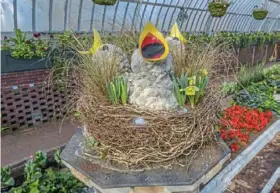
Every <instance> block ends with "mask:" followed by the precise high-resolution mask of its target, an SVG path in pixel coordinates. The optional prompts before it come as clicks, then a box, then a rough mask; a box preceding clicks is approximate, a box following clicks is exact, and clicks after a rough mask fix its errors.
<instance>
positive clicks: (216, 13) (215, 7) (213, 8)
mask: <svg viewBox="0 0 280 193" xmlns="http://www.w3.org/2000/svg"><path fill="white" fill-rule="evenodd" d="M229 5H230V4H229V3H225V2H211V3H209V4H208V9H209V12H210V14H211V16H212V17H223V16H224V15H225V14H226V12H227V8H228V6H229Z"/></svg>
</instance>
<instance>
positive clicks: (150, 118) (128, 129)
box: [79, 89, 220, 168]
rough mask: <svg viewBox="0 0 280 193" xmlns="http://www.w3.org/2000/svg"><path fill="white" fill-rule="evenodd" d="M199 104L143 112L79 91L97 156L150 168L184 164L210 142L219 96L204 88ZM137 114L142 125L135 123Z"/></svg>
mask: <svg viewBox="0 0 280 193" xmlns="http://www.w3.org/2000/svg"><path fill="white" fill-rule="evenodd" d="M205 93H207V94H205V96H204V97H203V99H202V100H201V101H200V102H199V105H198V106H197V107H196V108H195V109H194V110H190V109H189V112H187V113H182V112H179V111H176V112H175V111H170V112H162V111H144V110H140V109H137V108H135V107H133V106H129V105H127V106H121V105H119V106H111V105H109V104H108V103H101V102H100V103H99V102H96V100H94V99H93V97H92V96H90V95H86V94H83V95H82V96H81V98H80V100H79V110H80V111H81V113H82V115H83V123H85V125H86V128H87V132H88V133H89V135H90V136H93V137H94V138H95V139H97V140H98V141H99V143H100V144H99V145H98V146H97V147H95V150H96V151H97V153H99V154H100V157H103V158H106V159H107V160H109V161H111V162H112V163H115V164H122V165H123V164H125V165H127V166H133V167H135V166H136V167H138V168H139V167H140V168H143V167H144V168H151V167H155V166H157V167H158V166H168V165H170V164H171V163H175V162H176V163H179V164H180V165H186V164H187V161H188V160H186V159H187V158H189V156H191V155H192V154H193V153H194V152H195V151H197V150H198V149H199V148H202V147H203V146H204V145H205V144H207V143H209V142H211V141H213V139H214V138H215V136H214V127H215V124H216V123H217V114H218V112H219V110H220V109H219V106H220V105H219V97H218V96H217V95H216V93H217V92H215V90H214V89H208V90H207V91H206V92H205ZM135 117H141V118H143V119H144V120H145V121H146V123H147V124H146V125H142V126H139V125H135V124H133V121H132V120H133V119H134V118H135Z"/></svg>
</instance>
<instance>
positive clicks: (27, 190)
mask: <svg viewBox="0 0 280 193" xmlns="http://www.w3.org/2000/svg"><path fill="white" fill-rule="evenodd" d="M55 160H56V165H54V166H52V167H47V166H48V163H47V155H46V153H45V152H42V151H38V152H36V154H35V155H34V156H31V159H29V160H28V161H27V162H26V164H25V167H24V181H23V182H22V181H21V182H17V181H18V180H14V179H13V177H12V176H11V169H10V168H9V167H4V168H1V184H2V189H1V192H9V193H83V192H86V188H85V185H84V184H83V183H82V182H80V181H79V180H77V179H76V178H75V177H74V176H73V175H72V174H71V172H70V171H69V170H68V169H66V168H62V166H61V160H60V157H59V151H57V152H56V154H55ZM16 184H19V185H16ZM3 190H4V191H3Z"/></svg>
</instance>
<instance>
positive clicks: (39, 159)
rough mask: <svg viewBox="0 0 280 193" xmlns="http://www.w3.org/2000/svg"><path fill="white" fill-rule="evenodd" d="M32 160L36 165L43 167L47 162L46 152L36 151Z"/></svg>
mask: <svg viewBox="0 0 280 193" xmlns="http://www.w3.org/2000/svg"><path fill="white" fill-rule="evenodd" d="M34 162H35V164H37V165H38V167H41V168H44V167H46V164H47V154H46V152H42V151H37V152H36V153H35V156H34Z"/></svg>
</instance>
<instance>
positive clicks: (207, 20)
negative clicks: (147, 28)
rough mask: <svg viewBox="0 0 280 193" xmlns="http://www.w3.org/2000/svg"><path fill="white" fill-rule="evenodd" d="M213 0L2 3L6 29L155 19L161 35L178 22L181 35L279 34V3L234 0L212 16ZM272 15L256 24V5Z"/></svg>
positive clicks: (129, 26)
mask: <svg viewBox="0 0 280 193" xmlns="http://www.w3.org/2000/svg"><path fill="white" fill-rule="evenodd" d="M208 3H209V1H208V0H120V1H118V2H117V3H116V4H115V5H114V6H103V5H97V4H94V3H93V2H92V0H2V1H1V29H2V32H12V31H13V30H14V29H15V28H19V29H21V30H22V31H30V32H35V31H40V32H60V31H64V30H74V31H76V32H87V31H92V28H96V29H97V30H99V31H101V32H109V33H111V32H113V33H114V32H120V31H123V30H137V31H140V30H141V28H142V27H143V25H144V24H145V23H146V22H147V21H149V20H150V21H152V23H154V24H155V25H156V26H157V27H158V28H159V29H161V30H162V31H169V30H170V28H171V26H172V24H173V23H174V22H175V21H177V22H178V24H179V26H180V28H181V31H187V32H192V33H194V32H212V31H214V32H216V31H241V32H249V31H279V30H280V1H279V0H272V1H268V0H232V1H231V5H230V6H229V7H228V10H227V13H226V15H225V16H223V17H212V16H211V15H210V13H209V10H208ZM261 5H264V7H265V8H267V10H268V11H269V14H268V16H267V17H266V18H265V19H264V20H255V19H254V18H253V17H252V11H253V9H254V7H255V6H261Z"/></svg>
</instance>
